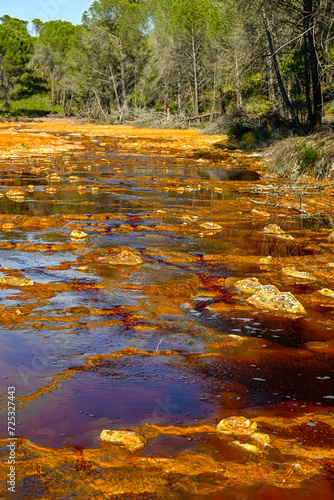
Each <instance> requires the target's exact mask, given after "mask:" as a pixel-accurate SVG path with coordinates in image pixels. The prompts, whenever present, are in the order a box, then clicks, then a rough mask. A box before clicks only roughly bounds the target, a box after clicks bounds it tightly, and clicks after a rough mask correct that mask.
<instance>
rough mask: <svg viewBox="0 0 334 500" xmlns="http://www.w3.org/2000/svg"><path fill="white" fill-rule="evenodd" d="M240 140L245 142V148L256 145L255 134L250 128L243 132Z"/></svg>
mask: <svg viewBox="0 0 334 500" xmlns="http://www.w3.org/2000/svg"><path fill="white" fill-rule="evenodd" d="M241 140H242V141H243V142H244V143H245V144H246V147H247V148H254V147H255V146H256V142H257V139H256V134H255V132H253V131H252V130H250V131H249V132H246V133H245V134H243V136H242V137H241Z"/></svg>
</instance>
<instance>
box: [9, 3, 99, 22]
mask: <svg viewBox="0 0 334 500" xmlns="http://www.w3.org/2000/svg"><path fill="white" fill-rule="evenodd" d="M92 3H93V0H29V1H27V0H12V1H11V2H9V3H8V4H7V2H5V1H3V0H2V1H0V17H2V16H3V15H5V14H7V15H9V16H10V17H17V18H18V19H22V20H23V21H29V22H31V21H32V20H33V19H35V18H36V17H37V18H38V19H40V20H41V21H43V22H46V21H54V20H58V19H61V20H62V21H70V22H71V23H73V24H80V23H81V16H82V14H83V12H84V11H85V10H87V9H88V8H89V7H90V6H91V4H92ZM5 4H6V5H5ZM30 26H31V25H30Z"/></svg>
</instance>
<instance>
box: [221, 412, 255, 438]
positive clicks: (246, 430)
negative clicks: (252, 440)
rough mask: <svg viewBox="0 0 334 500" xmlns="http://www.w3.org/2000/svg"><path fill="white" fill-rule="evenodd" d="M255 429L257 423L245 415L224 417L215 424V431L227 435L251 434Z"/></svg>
mask: <svg viewBox="0 0 334 500" xmlns="http://www.w3.org/2000/svg"><path fill="white" fill-rule="evenodd" d="M256 430H257V423H256V422H252V421H251V420H249V418H246V417H228V418H224V419H223V420H221V421H220V422H219V424H218V425H217V431H218V432H221V433H222V434H225V435H229V436H251V435H252V434H254V432H255V431H256Z"/></svg>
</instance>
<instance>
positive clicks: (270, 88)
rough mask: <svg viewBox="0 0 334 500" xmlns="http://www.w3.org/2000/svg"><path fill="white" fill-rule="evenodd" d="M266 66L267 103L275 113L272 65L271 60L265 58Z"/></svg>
mask: <svg viewBox="0 0 334 500" xmlns="http://www.w3.org/2000/svg"><path fill="white" fill-rule="evenodd" d="M266 65H267V75H268V97H269V102H270V105H271V108H272V110H273V111H277V104H276V95H275V86H274V75H273V68H272V64H271V59H269V58H266Z"/></svg>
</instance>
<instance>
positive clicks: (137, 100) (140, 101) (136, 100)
mask: <svg viewBox="0 0 334 500" xmlns="http://www.w3.org/2000/svg"><path fill="white" fill-rule="evenodd" d="M129 100H130V102H132V103H133V104H134V105H135V106H139V107H142V106H145V104H146V98H145V96H144V94H143V93H142V91H141V90H136V91H135V92H134V93H133V94H132V96H131V97H130V99H129Z"/></svg>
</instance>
